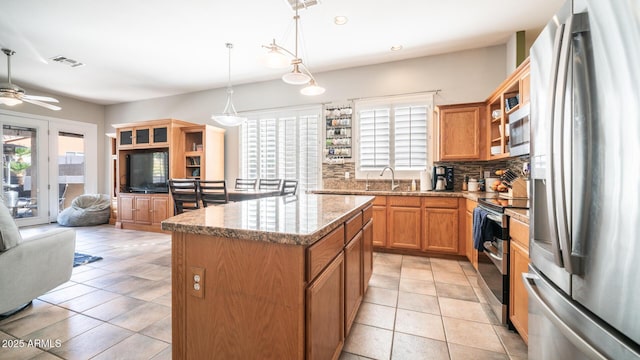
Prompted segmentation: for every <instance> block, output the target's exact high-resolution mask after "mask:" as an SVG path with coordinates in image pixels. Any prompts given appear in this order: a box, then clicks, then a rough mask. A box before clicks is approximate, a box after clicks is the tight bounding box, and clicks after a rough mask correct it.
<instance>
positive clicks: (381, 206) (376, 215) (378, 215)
mask: <svg viewBox="0 0 640 360" xmlns="http://www.w3.org/2000/svg"><path fill="white" fill-rule="evenodd" d="M373 246H376V247H386V246H387V197H386V196H376V198H375V200H373Z"/></svg>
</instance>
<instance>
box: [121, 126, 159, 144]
mask: <svg viewBox="0 0 640 360" xmlns="http://www.w3.org/2000/svg"><path fill="white" fill-rule="evenodd" d="M170 131H171V127H170V125H168V124H141V125H139V126H126V127H122V128H119V129H118V132H117V134H118V135H117V136H118V146H119V148H120V149H134V148H154V147H165V146H168V145H169V140H170Z"/></svg>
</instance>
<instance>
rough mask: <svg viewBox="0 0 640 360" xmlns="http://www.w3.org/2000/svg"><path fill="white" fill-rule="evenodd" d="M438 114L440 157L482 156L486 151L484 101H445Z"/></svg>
mask: <svg viewBox="0 0 640 360" xmlns="http://www.w3.org/2000/svg"><path fill="white" fill-rule="evenodd" d="M436 113H437V114H438V125H437V126H438V134H439V137H438V144H439V146H438V155H439V156H437V157H438V159H439V160H440V161H460V160H480V159H482V158H483V155H484V152H485V136H483V135H484V123H485V122H484V118H485V114H486V110H485V104H484V103H475V104H459V105H442V106H438V107H437V108H436Z"/></svg>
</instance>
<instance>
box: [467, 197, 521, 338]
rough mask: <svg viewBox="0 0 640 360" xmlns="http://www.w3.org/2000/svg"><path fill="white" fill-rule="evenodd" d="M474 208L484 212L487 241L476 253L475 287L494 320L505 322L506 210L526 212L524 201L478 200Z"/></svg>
mask: <svg viewBox="0 0 640 360" xmlns="http://www.w3.org/2000/svg"><path fill="white" fill-rule="evenodd" d="M478 207H480V208H482V209H484V210H485V211H487V212H488V215H487V219H488V220H489V221H490V223H489V228H490V229H491V234H492V236H491V240H490V241H485V242H484V244H483V245H484V248H485V250H484V251H479V252H478V273H479V276H478V284H479V285H480V288H481V289H482V290H483V293H484V295H485V297H486V298H487V302H488V304H489V305H490V306H491V309H492V310H493V312H494V313H495V315H496V317H497V318H498V320H500V321H501V322H502V323H503V324H508V325H509V327H510V328H511V326H512V325H511V323H510V321H509V217H508V216H507V215H505V214H504V210H505V209H506V208H518V209H528V208H529V201H528V199H506V198H480V199H478Z"/></svg>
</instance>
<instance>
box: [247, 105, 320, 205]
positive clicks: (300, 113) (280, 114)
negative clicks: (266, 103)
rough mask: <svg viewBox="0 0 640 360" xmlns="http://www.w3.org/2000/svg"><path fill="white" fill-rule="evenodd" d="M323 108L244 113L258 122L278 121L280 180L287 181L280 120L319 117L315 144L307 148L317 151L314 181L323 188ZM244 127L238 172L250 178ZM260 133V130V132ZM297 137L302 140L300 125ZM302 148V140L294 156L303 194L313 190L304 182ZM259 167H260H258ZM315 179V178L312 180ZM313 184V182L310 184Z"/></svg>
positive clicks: (311, 107)
mask: <svg viewBox="0 0 640 360" xmlns="http://www.w3.org/2000/svg"><path fill="white" fill-rule="evenodd" d="M322 114H323V112H322V106H321V105H314V106H304V107H291V108H282V109H277V110H264V111H254V112H250V113H243V114H242V115H243V116H246V117H247V118H248V119H258V121H260V120H262V119H264V120H266V119H275V120H276V130H275V131H276V134H275V136H276V165H275V168H276V177H278V178H282V179H283V180H284V179H285V177H284V176H281V175H280V168H281V167H280V162H281V154H280V153H279V152H280V150H281V149H282V144H280V143H279V138H280V131H279V125H280V121H279V120H280V119H289V118H292V117H295V118H296V120H298V119H300V118H301V117H306V116H317V128H316V134H317V135H316V139H315V140H314V143H313V144H308V145H307V146H312V147H313V148H314V149H315V150H316V167H315V168H316V175H315V179H314V180H313V181H315V184H317V185H316V186H317V187H321V186H322V156H323V152H322V131H323V129H324V118H323V117H322ZM243 131H244V125H242V126H241V127H240V129H239V131H238V138H239V141H238V151H239V154H240V157H239V158H240V166H239V171H238V174H239V175H238V177H240V178H245V177H248V175H247V167H246V164H245V162H246V159H245V156H246V154H245V149H244V148H245V144H244V141H245V139H244V133H243ZM258 131H259V130H258ZM296 136H297V138H298V139H301V135H300V125H299V124H298V126H297V127H296ZM258 138H260V135H258ZM300 146H301V142H300V140H298V142H297V147H298V151H297V152H296V154H294V155H295V156H296V163H297V169H296V171H297V174H296V178H295V180H298V181H299V182H298V190H297V192H298V193H302V192H304V191H306V190H311V189H307V188H306V184H305V183H303V182H302V174H301V173H300V166H299V164H300V161H303V159H301V158H300ZM259 148H260V144H258V151H259ZM258 156H260V154H258ZM258 167H259V165H258ZM260 176H261V174H260V172H259V169H258V176H257V177H258V178H260ZM287 179H290V177H288V178H287ZM312 179H313V178H312ZM310 183H311V182H310Z"/></svg>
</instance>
